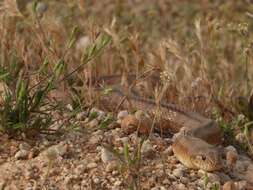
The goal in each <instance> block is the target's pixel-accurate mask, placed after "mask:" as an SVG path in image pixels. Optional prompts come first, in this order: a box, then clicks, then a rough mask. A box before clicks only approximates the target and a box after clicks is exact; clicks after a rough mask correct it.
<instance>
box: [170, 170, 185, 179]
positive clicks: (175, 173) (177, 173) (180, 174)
mask: <svg viewBox="0 0 253 190" xmlns="http://www.w3.org/2000/svg"><path fill="white" fill-rule="evenodd" d="M172 174H173V176H175V177H177V178H180V177H182V176H183V175H184V171H183V170H182V169H181V168H176V169H174V170H173V172H172Z"/></svg>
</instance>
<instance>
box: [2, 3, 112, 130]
mask: <svg viewBox="0 0 253 190" xmlns="http://www.w3.org/2000/svg"><path fill="white" fill-rule="evenodd" d="M38 6H39V4H38V3H37V1H34V4H33V9H32V10H33V14H34V15H35V17H34V19H35V20H33V19H31V21H30V22H28V20H27V18H23V17H21V18H19V17H18V15H15V16H14V17H16V20H15V21H14V23H12V24H13V25H14V26H16V28H14V34H15V35H16V36H15V38H14V40H13V39H11V38H9V36H7V34H6V33H5V32H8V29H9V28H8V25H9V23H8V22H7V23H2V28H1V29H2V30H1V32H2V34H5V35H4V36H5V41H3V42H2V44H1V51H0V56H1V62H0V80H1V110H0V126H1V127H0V131H1V132H5V133H8V134H16V133H17V132H18V133H20V132H25V133H31V132H43V131H48V130H49V129H48V128H49V126H51V125H52V124H53V123H54V120H53V117H52V113H53V111H54V110H57V109H58V107H59V101H52V98H51V99H50V93H52V91H54V90H55V89H56V90H57V88H58V86H61V85H62V83H66V82H68V79H69V78H70V77H71V76H72V75H73V74H74V73H76V72H78V71H79V70H80V69H82V68H83V66H84V65H86V64H87V63H89V62H90V61H91V60H92V59H94V58H95V57H96V56H98V55H99V53H100V52H101V51H102V50H103V49H104V48H105V46H106V45H107V44H108V43H109V42H110V37H109V36H108V35H106V34H101V35H98V36H97V38H96V39H95V40H94V43H91V44H90V45H89V46H88V47H87V48H86V49H83V50H82V51H83V54H82V56H81V57H80V61H79V65H77V66H76V67H75V68H74V69H72V70H70V71H68V70H67V64H68V59H69V57H68V56H67V54H68V53H69V51H70V50H71V49H72V48H73V46H74V45H75V42H76V38H77V32H78V27H74V28H73V30H72V31H71V32H70V35H69V37H68V40H66V45H65V44H64V46H65V49H64V51H63V52H62V54H60V55H56V54H57V53H56V52H57V51H58V50H57V49H55V47H54V45H52V41H50V40H51V39H50V36H49V38H48V37H46V36H45V34H46V32H45V31H44V29H43V25H42V23H41V20H40V18H39V17H37V16H36V15H37V12H36V11H37V7H38ZM7 13H8V12H7ZM7 13H6V14H2V15H1V16H2V18H3V17H4V16H5V17H6V18H7V20H8V19H9V20H11V19H13V16H10V15H8V14H7ZM17 14H18V12H17ZM20 25H23V26H22V30H24V31H20V28H18V27H20ZM3 27H5V28H3ZM12 27H13V26H12ZM36 27H39V28H40V29H41V30H42V31H40V32H38V31H36ZM28 31H30V32H31V31H32V32H31V33H30V38H29V39H23V37H22V35H23V32H28ZM19 35H20V36H19ZM13 37H14V36H13ZM24 40H28V42H27V44H26V43H24ZM36 40H39V41H40V40H41V41H40V42H39V45H40V46H39V47H37V49H36V47H35V45H38V44H35V43H34V41H36ZM48 40H49V41H48ZM12 41H14V43H17V44H13V42H12ZM22 42H23V43H22ZM19 43H21V47H19V46H17V45H20V44H19ZM8 45H12V46H11V47H8ZM15 45H16V46H15ZM6 46H7V47H6ZM19 48H23V52H20V49H19ZM30 48H31V49H30ZM36 50H39V51H42V52H40V54H42V55H38V53H39V52H36ZM29 53H30V54H32V55H31V56H35V58H34V57H27V55H26V54H29ZM36 53H37V54H36ZM21 54H22V55H21ZM24 54H25V55H24ZM52 54H53V55H52ZM36 56H37V57H36ZM34 59H35V60H34ZM29 61H32V62H34V63H35V65H34V66H33V68H30V66H29V64H30V63H28V62H29ZM73 100H74V99H73Z"/></svg>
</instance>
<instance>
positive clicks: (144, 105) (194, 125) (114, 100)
mask: <svg viewBox="0 0 253 190" xmlns="http://www.w3.org/2000/svg"><path fill="white" fill-rule="evenodd" d="M125 97H127V100H128V101H123V102H122V107H124V108H129V104H131V105H132V106H134V107H135V108H136V109H138V110H143V111H147V112H148V113H149V114H150V115H152V116H153V117H154V115H155V114H156V112H157V107H159V113H160V117H159V118H160V120H159V127H157V129H158V130H162V131H164V132H167V131H170V132H172V133H178V132H180V131H182V129H183V131H184V132H183V133H182V132H181V133H179V135H178V136H177V137H176V138H175V140H174V142H173V144H172V149H173V152H174V154H175V156H176V157H177V159H178V160H179V161H180V162H181V163H183V164H184V165H185V166H187V167H189V168H193V169H203V170H205V171H214V170H219V169H221V167H222V163H221V155H222V153H221V152H222V151H221V150H220V148H218V147H216V146H215V145H217V144H220V143H221V141H222V134H221V130H220V127H219V126H218V124H217V123H216V122H215V121H213V120H211V119H208V118H205V117H203V116H202V115H200V114H198V113H195V112H189V111H185V110H184V109H182V108H180V107H179V106H177V105H175V104H170V103H164V102H160V103H159V105H157V103H156V102H155V101H154V100H152V99H146V98H142V97H139V96H136V95H134V94H133V93H130V94H126V93H124V92H123V90H122V89H121V88H120V87H119V86H116V87H112V88H111V90H110V93H109V95H108V96H103V97H102V102H104V104H109V106H112V105H117V104H118V103H119V102H120V101H121V100H122V99H123V98H125Z"/></svg>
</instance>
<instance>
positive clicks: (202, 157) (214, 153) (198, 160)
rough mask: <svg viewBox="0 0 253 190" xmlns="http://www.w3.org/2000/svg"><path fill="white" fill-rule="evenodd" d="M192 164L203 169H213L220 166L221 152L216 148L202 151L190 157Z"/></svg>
mask: <svg viewBox="0 0 253 190" xmlns="http://www.w3.org/2000/svg"><path fill="white" fill-rule="evenodd" d="M191 162H192V164H193V165H194V166H195V167H196V168H198V169H202V170H205V171H215V170H219V169H221V168H222V161H221V154H220V151H219V149H218V148H213V149H211V148H210V149H208V150H206V151H204V152H203V151H202V152H201V153H200V154H196V155H193V156H192V157H191Z"/></svg>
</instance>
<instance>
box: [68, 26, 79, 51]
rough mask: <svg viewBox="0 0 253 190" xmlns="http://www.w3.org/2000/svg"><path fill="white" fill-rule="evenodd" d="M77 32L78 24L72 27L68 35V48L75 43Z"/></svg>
mask: <svg viewBox="0 0 253 190" xmlns="http://www.w3.org/2000/svg"><path fill="white" fill-rule="evenodd" d="M78 32H79V28H78V26H75V27H74V28H73V30H72V32H71V35H70V40H69V43H68V48H72V47H73V45H74V44H75V42H76V39H77V38H76V37H77V34H78Z"/></svg>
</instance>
